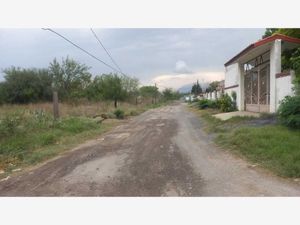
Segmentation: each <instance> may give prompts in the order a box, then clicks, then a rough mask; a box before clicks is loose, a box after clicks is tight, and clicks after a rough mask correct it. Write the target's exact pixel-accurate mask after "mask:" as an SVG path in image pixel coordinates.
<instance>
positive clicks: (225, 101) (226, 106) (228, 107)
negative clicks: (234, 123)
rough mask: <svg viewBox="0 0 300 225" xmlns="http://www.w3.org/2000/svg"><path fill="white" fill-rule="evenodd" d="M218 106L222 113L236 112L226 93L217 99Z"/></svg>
mask: <svg viewBox="0 0 300 225" xmlns="http://www.w3.org/2000/svg"><path fill="white" fill-rule="evenodd" d="M218 106H219V108H220V109H221V111H222V112H232V111H235V110H236V106H235V103H234V102H233V101H232V99H231V97H230V96H229V95H228V94H227V93H226V94H224V95H223V96H222V97H221V98H220V99H218Z"/></svg>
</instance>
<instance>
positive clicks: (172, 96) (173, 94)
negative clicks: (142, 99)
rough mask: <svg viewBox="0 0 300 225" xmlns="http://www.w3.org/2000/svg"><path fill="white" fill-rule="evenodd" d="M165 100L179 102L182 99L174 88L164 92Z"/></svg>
mask: <svg viewBox="0 0 300 225" xmlns="http://www.w3.org/2000/svg"><path fill="white" fill-rule="evenodd" d="M162 96H163V99H164V100H166V101H168V100H177V99H179V98H180V93H179V92H178V91H174V90H173V89H172V88H166V89H164V90H163V91H162Z"/></svg>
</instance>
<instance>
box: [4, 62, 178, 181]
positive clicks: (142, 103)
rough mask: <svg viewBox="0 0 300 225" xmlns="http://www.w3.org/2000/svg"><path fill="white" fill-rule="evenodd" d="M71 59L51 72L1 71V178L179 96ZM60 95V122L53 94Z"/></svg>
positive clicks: (54, 65)
mask: <svg viewBox="0 0 300 225" xmlns="http://www.w3.org/2000/svg"><path fill="white" fill-rule="evenodd" d="M89 69H90V68H89V67H88V66H86V65H84V64H81V63H79V62H77V61H74V60H72V59H70V58H66V59H63V60H62V62H58V61H57V60H56V59H54V60H53V62H51V63H50V65H49V68H42V69H37V68H30V69H27V68H16V67H11V68H7V69H5V70H3V73H4V74H5V76H4V79H5V80H4V81H3V82H0V178H1V177H4V176H7V174H9V173H10V172H12V171H19V170H20V169H21V168H23V167H26V166H29V165H34V164H37V163H39V162H42V161H44V160H47V159H49V158H52V157H54V156H56V155H58V154H60V153H62V152H64V151H66V150H68V149H70V148H72V147H75V146H76V145H77V144H79V143H82V142H84V141H86V140H88V139H91V138H95V137H97V136H99V135H100V134H102V133H103V132H106V131H108V130H109V129H111V128H113V127H114V126H116V125H118V124H120V123H122V121H123V120H124V119H126V118H129V117H132V116H137V115H139V114H140V113H143V112H144V111H146V110H148V109H151V108H156V107H160V106H162V105H165V104H168V102H169V101H173V100H176V99H178V98H179V97H180V95H179V94H178V92H176V91H174V90H172V89H165V90H163V91H162V92H160V91H159V90H158V88H157V87H155V86H142V87H140V85H139V80H138V79H136V78H133V77H129V76H123V75H119V74H101V75H95V76H92V74H91V73H90V72H89ZM53 91H56V92H58V96H59V118H54V117H53V104H52V102H51V101H52V93H53Z"/></svg>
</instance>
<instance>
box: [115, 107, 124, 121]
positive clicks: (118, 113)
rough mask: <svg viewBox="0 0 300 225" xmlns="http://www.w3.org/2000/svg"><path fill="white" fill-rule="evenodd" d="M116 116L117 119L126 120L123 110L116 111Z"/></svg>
mask: <svg viewBox="0 0 300 225" xmlns="http://www.w3.org/2000/svg"><path fill="white" fill-rule="evenodd" d="M114 114H115V115H116V117H117V119H124V116H125V113H124V111H123V110H121V109H116V110H115V111H114Z"/></svg>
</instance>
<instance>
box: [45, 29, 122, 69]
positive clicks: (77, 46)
mask: <svg viewBox="0 0 300 225" xmlns="http://www.w3.org/2000/svg"><path fill="white" fill-rule="evenodd" d="M42 29H43V30H48V31H50V32H52V33H54V34H56V35H58V36H60V37H61V38H63V39H64V40H66V41H67V42H69V43H71V44H72V45H74V46H75V47H76V48H78V49H80V50H81V51H83V52H84V53H86V54H88V55H89V56H91V57H92V58H94V59H96V60H97V61H99V62H101V63H103V64H104V65H106V66H107V67H109V68H111V69H113V70H114V71H115V72H118V73H122V72H121V71H119V70H117V69H116V68H114V67H112V66H111V65H109V64H108V63H106V62H104V61H102V60H101V59H99V58H97V57H96V56H94V55H93V54H91V53H90V52H88V51H86V50H85V49H83V48H81V47H80V46H79V45H77V44H75V43H74V42H72V41H70V40H69V39H68V38H66V37H64V36H63V35H61V34H59V33H58V32H56V31H54V30H52V29H50V28H42ZM122 74H123V73H122Z"/></svg>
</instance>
